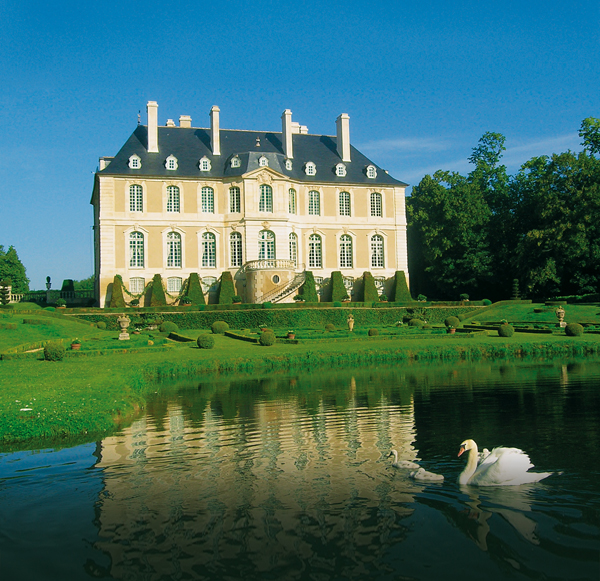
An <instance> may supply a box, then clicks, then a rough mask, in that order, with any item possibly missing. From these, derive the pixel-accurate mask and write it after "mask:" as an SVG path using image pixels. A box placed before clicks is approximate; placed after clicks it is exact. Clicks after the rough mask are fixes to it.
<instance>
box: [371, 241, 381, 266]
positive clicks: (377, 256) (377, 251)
mask: <svg viewBox="0 0 600 581" xmlns="http://www.w3.org/2000/svg"><path fill="white" fill-rule="evenodd" d="M383 266H384V261H383V237H382V236H379V234H375V235H374V236H371V268H383Z"/></svg>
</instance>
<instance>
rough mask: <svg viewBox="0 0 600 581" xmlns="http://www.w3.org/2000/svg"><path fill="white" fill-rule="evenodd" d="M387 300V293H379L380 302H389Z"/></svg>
mask: <svg viewBox="0 0 600 581" xmlns="http://www.w3.org/2000/svg"><path fill="white" fill-rule="evenodd" d="M387 300H388V298H387V295H385V294H383V293H382V294H380V295H379V301H380V302H382V303H387Z"/></svg>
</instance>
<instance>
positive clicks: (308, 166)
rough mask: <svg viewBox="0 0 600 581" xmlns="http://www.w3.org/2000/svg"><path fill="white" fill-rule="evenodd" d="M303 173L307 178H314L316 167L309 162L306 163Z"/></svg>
mask: <svg viewBox="0 0 600 581" xmlns="http://www.w3.org/2000/svg"><path fill="white" fill-rule="evenodd" d="M304 172H305V173H306V175H307V176H314V175H316V173H317V166H316V165H315V164H314V162H312V161H309V162H307V163H306V166H304Z"/></svg>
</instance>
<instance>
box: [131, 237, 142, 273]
mask: <svg viewBox="0 0 600 581" xmlns="http://www.w3.org/2000/svg"><path fill="white" fill-rule="evenodd" d="M129 268H144V235H143V234H142V233H141V232H132V233H131V234H130V235H129Z"/></svg>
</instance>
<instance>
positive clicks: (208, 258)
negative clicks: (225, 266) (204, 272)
mask: <svg viewBox="0 0 600 581" xmlns="http://www.w3.org/2000/svg"><path fill="white" fill-rule="evenodd" d="M202 266H206V267H209V268H214V267H216V266H217V242H216V238H215V235H214V234H213V233H212V232H205V233H204V234H202Z"/></svg>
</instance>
